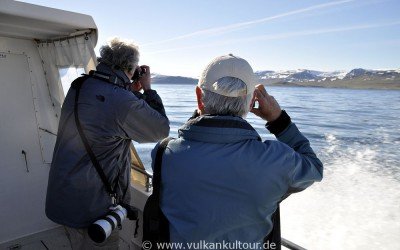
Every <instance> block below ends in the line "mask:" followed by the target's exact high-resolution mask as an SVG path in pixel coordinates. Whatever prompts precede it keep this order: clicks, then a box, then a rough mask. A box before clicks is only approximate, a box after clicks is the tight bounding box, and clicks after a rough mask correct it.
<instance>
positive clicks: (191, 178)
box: [152, 54, 323, 249]
mask: <svg viewBox="0 0 400 250" xmlns="http://www.w3.org/2000/svg"><path fill="white" fill-rule="evenodd" d="M196 95H197V104H198V109H197V111H196V113H195V115H194V116H193V117H192V118H190V119H189V120H188V122H187V123H186V124H184V125H183V126H182V127H181V128H180V129H179V138H177V139H175V140H172V141H170V143H169V144H168V146H167V148H166V151H165V153H164V155H163V161H162V172H161V173H162V174H161V176H162V177H161V178H162V182H161V183H162V185H161V187H162V189H161V209H162V211H163V213H164V214H165V216H166V218H167V219H168V221H169V225H170V226H169V228H170V240H171V242H180V243H185V244H197V245H194V246H198V247H199V249H200V248H209V247H210V245H207V244H209V243H211V244H216V243H219V244H221V245H217V246H220V247H221V246H224V245H222V244H227V243H230V244H231V245H228V246H229V247H233V248H231V249H234V248H236V249H238V248H240V246H239V245H238V244H247V245H246V246H251V248H262V243H263V238H264V237H265V236H266V235H267V234H268V233H270V232H271V230H272V225H273V223H272V220H271V216H272V214H273V213H274V212H275V210H276V209H277V206H278V203H279V202H280V201H281V200H282V199H284V198H286V197H287V196H288V195H289V194H290V193H294V192H299V191H302V190H304V189H305V188H307V187H309V186H310V185H311V184H312V183H314V182H315V181H320V180H321V179H322V172H323V166H322V163H321V161H320V160H319V159H318V158H317V156H316V155H315V153H314V151H313V150H312V148H311V147H310V143H309V141H308V140H307V138H305V137H304V136H303V135H302V134H301V133H300V131H299V130H298V129H297V127H296V125H295V124H294V123H292V122H291V119H290V117H289V115H288V114H287V113H286V112H285V111H284V110H281V108H280V106H279V104H278V103H277V101H276V100H275V99H274V97H273V96H270V95H269V94H268V93H267V91H266V90H265V88H264V86H263V85H256V78H255V75H254V73H253V70H252V68H251V66H250V65H249V64H248V62H247V61H245V60H244V59H242V58H239V57H236V56H233V55H231V54H230V55H226V56H221V57H218V58H216V59H214V60H213V61H212V62H211V63H210V64H209V65H208V66H207V67H206V68H205V70H204V72H203V74H202V75H201V78H200V80H199V83H198V86H197V87H196ZM254 102H258V104H259V105H258V108H252V104H253V103H254ZM249 111H251V112H252V113H254V114H255V115H257V116H259V117H260V118H262V119H264V120H266V121H267V123H266V128H267V129H268V130H269V131H270V132H271V133H273V134H274V135H275V136H276V138H277V139H278V140H277V141H276V140H266V141H264V142H262V141H261V138H260V136H259V135H258V133H257V132H256V131H255V129H254V128H253V127H252V126H251V125H250V124H249V123H248V122H247V121H246V120H245V119H244V117H245V116H246V114H247V113H248V112H249ZM156 150H157V147H156V148H155V149H154V150H153V152H152V155H153V161H154V156H155V152H156ZM235 242H236V245H232V244H233V243H235ZM202 244H203V245H202ZM204 244H206V245H204ZM248 244H253V245H248ZM254 244H259V245H254ZM242 246H243V245H242ZM212 247H215V245H213V246H212ZM264 247H265V246H264ZM217 248H219V247H217Z"/></svg>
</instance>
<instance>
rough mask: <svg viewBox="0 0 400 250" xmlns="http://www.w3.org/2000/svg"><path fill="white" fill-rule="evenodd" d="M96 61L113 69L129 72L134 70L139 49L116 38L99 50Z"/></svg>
mask: <svg viewBox="0 0 400 250" xmlns="http://www.w3.org/2000/svg"><path fill="white" fill-rule="evenodd" d="M97 61H98V62H101V63H105V64H107V65H108V66H110V67H112V68H113V69H117V70H127V71H131V70H132V69H136V67H137V65H138V63H139V48H138V46H137V45H136V44H135V43H133V42H130V41H123V40H122V39H120V38H117V37H116V38H113V39H112V40H110V41H109V44H107V45H104V46H102V47H101V48H100V57H99V58H97Z"/></svg>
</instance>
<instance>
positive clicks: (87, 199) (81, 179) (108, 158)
mask: <svg viewBox="0 0 400 250" xmlns="http://www.w3.org/2000/svg"><path fill="white" fill-rule="evenodd" d="M100 55H101V57H100V58H99V59H98V60H99V65H98V66H97V71H96V74H94V76H96V77H88V79H87V80H86V81H85V82H84V83H83V84H82V87H81V89H80V95H79V102H78V104H79V106H78V107H79V120H80V123H81V124H82V127H83V131H84V134H85V135H86V137H87V138H88V141H89V144H90V147H91V149H92V151H93V152H94V154H95V155H96V158H97V160H98V161H99V163H100V165H101V168H102V169H103V172H104V173H105V175H106V178H107V180H108V182H109V183H110V185H112V186H113V187H114V188H115V192H116V193H117V197H118V202H119V203H124V204H129V202H130V193H129V186H130V146H131V143H132V141H131V140H134V141H137V142H140V143H141V142H155V141H157V140H160V139H162V138H164V137H166V136H168V133H169V121H168V118H167V116H166V114H165V110H164V107H163V104H162V101H161V98H160V97H159V96H158V94H157V93H156V91H154V90H152V89H151V84H150V68H149V67H148V66H141V67H140V68H141V70H143V71H144V72H143V75H142V77H141V78H139V80H138V81H137V82H136V83H135V84H131V80H130V79H131V78H132V76H133V75H134V72H135V70H136V69H137V68H138V61H139V52H138V49H137V46H136V45H134V44H133V43H129V42H124V41H122V40H120V39H118V38H115V39H113V40H112V41H111V42H110V44H109V45H106V46H103V47H102V48H101V49H100ZM103 79H107V80H103ZM110 79H111V81H110ZM142 89H143V93H142V92H139V91H141V90H142ZM75 94H76V88H73V87H71V88H70V90H69V91H68V94H67V96H66V98H65V101H64V103H63V106H62V110H61V118H60V123H59V129H58V134H57V141H56V145H55V149H54V155H53V161H52V164H51V168H50V174H49V183H48V189H47V198H46V215H47V217H48V218H49V219H51V220H52V221H54V222H56V223H58V224H61V225H64V226H65V229H66V232H67V234H68V235H69V238H70V241H71V246H72V248H73V249H92V248H96V247H98V246H100V245H96V244H95V243H94V242H93V241H91V240H90V239H89V238H88V235H87V228H88V226H89V225H91V224H92V223H93V222H95V221H96V220H97V219H99V218H102V217H104V216H105V215H106V214H107V213H108V212H109V207H110V206H111V205H112V199H111V197H110V195H109V193H108V192H107V190H106V187H105V185H104V184H103V182H102V180H101V178H100V176H99V173H98V172H97V171H96V168H95V167H94V166H93V164H92V161H91V159H90V157H89V155H88V153H87V151H86V150H85V147H84V144H83V143H82V139H81V137H80V135H79V133H78V130H77V126H76V124H75V119H74V101H75ZM118 240H119V239H118V230H114V232H113V234H112V235H111V236H110V237H109V239H108V240H107V241H106V242H105V243H103V244H101V246H102V247H106V248H112V249H114V248H115V249H116V248H118Z"/></svg>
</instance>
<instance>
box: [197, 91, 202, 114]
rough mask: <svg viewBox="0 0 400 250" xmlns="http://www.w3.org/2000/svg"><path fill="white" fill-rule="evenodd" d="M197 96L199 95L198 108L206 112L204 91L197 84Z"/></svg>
mask: <svg viewBox="0 0 400 250" xmlns="http://www.w3.org/2000/svg"><path fill="white" fill-rule="evenodd" d="M196 97H197V108H198V110H199V111H200V112H201V113H203V114H204V103H203V99H202V98H203V97H202V92H201V89H200V88H199V86H196Z"/></svg>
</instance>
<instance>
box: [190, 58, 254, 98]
mask: <svg viewBox="0 0 400 250" xmlns="http://www.w3.org/2000/svg"><path fill="white" fill-rule="evenodd" d="M223 77H235V78H238V79H240V80H242V81H243V82H244V83H245V84H246V89H242V90H235V91H227V90H226V88H223V87H221V86H218V80H219V79H221V78H223ZM256 84H257V81H256V77H255V75H254V72H253V69H252V68H251V66H250V64H249V63H248V62H247V61H246V60H244V59H243V58H240V57H237V56H234V55H232V54H229V55H224V56H219V57H217V58H215V59H214V60H212V61H211V62H210V63H209V64H208V65H207V67H206V68H205V69H204V71H203V73H202V74H201V77H200V79H199V83H198V86H199V87H200V88H201V89H203V90H208V91H211V92H214V93H216V94H220V95H223V96H229V97H239V96H245V95H249V94H253V92H254V89H255V86H256Z"/></svg>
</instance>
